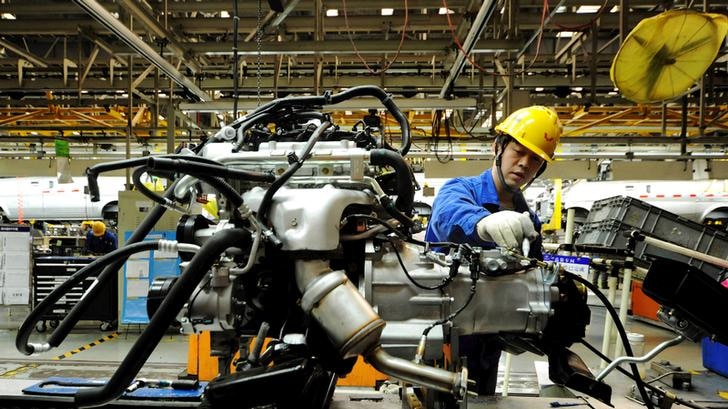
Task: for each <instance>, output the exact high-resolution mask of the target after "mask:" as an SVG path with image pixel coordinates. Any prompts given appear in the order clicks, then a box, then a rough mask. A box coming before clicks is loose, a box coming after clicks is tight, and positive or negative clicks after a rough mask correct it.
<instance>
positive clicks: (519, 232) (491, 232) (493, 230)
mask: <svg viewBox="0 0 728 409" xmlns="http://www.w3.org/2000/svg"><path fill="white" fill-rule="evenodd" d="M476 228H477V230H478V236H480V238H481V239H483V240H484V241H490V242H494V243H495V244H496V245H498V246H500V247H508V248H516V249H520V248H521V244H522V242H523V239H524V238H528V239H529V240H535V239H536V238H537V237H538V232H536V229H535V228H534V227H533V222H532V221H531V217H530V216H529V215H528V212H523V213H518V212H514V211H511V210H503V211H500V212H496V213H492V214H490V215H489V216H486V217H484V218H482V219H480V221H479V222H478V224H477V226H476Z"/></svg>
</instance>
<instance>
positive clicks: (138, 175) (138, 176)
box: [131, 166, 171, 206]
mask: <svg viewBox="0 0 728 409" xmlns="http://www.w3.org/2000/svg"><path fill="white" fill-rule="evenodd" d="M146 172H147V167H146V166H139V167H138V168H136V169H134V172H133V173H132V174H131V180H132V181H133V182H134V187H135V188H136V190H138V191H139V193H141V194H143V195H144V196H146V197H148V198H150V199H152V200H153V201H155V202H156V203H157V204H161V205H163V206H167V205H169V204H170V203H171V201H170V200H169V199H167V200H165V199H164V198H163V197H162V196H159V195H158V194H156V193H154V192H152V191H151V190H150V189H149V188H148V187H146V186H145V185H144V182H142V175H143V174H145V173H146ZM168 202H169V203H168Z"/></svg>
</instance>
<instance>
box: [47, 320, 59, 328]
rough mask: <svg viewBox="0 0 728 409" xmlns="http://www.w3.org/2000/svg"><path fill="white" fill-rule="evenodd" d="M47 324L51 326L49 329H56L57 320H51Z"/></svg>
mask: <svg viewBox="0 0 728 409" xmlns="http://www.w3.org/2000/svg"><path fill="white" fill-rule="evenodd" d="M48 324H49V325H50V326H51V328H56V327H58V320H51V322H49V323H48Z"/></svg>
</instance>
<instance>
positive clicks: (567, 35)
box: [556, 31, 576, 38]
mask: <svg viewBox="0 0 728 409" xmlns="http://www.w3.org/2000/svg"><path fill="white" fill-rule="evenodd" d="M574 34H576V32H575V31H559V32H558V33H556V37H558V38H571V37H573V36H574Z"/></svg>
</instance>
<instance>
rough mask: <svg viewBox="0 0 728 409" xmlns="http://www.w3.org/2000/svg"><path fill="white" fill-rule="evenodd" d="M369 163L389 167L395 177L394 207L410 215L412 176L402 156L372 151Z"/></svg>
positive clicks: (413, 199)
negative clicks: (395, 196)
mask: <svg viewBox="0 0 728 409" xmlns="http://www.w3.org/2000/svg"><path fill="white" fill-rule="evenodd" d="M369 161H370V162H371V164H372V165H376V166H390V167H392V168H393V169H394V171H395V175H396V176H397V200H396V202H395V206H396V207H397V209H399V210H400V211H401V212H403V213H405V214H406V215H411V214H412V205H413V204H414V201H415V186H414V183H413V180H414V178H415V177H414V175H413V173H412V169H411V168H410V167H409V165H408V164H407V162H406V161H405V160H404V158H403V157H402V155H400V154H398V153H396V152H393V151H390V150H388V149H374V150H372V151H371V156H370V159H369Z"/></svg>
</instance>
